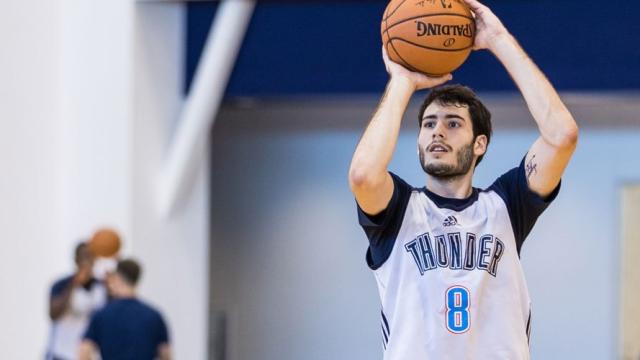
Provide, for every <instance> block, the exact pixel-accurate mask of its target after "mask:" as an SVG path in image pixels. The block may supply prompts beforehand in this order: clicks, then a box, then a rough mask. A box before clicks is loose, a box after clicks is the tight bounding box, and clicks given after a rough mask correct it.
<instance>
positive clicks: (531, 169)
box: [525, 154, 538, 179]
mask: <svg viewBox="0 0 640 360" xmlns="http://www.w3.org/2000/svg"><path fill="white" fill-rule="evenodd" d="M535 158H536V155H535V154H534V155H533V156H532V157H531V159H530V160H529V162H528V163H527V165H526V168H525V173H526V174H527V179H529V178H530V177H531V175H533V174H537V173H538V164H537V163H535V162H533V160H534V159H535Z"/></svg>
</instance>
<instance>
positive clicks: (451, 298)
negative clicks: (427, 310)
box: [445, 286, 470, 334]
mask: <svg viewBox="0 0 640 360" xmlns="http://www.w3.org/2000/svg"><path fill="white" fill-rule="evenodd" d="M445 300H446V306H447V314H446V323H447V329H448V330H449V331H451V332H452V333H455V334H462V333H464V332H467V330H469V307H470V306H469V290H467V288H465V287H462V286H452V287H450V288H449V289H447V293H446V295H445Z"/></svg>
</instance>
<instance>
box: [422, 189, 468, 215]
mask: <svg viewBox="0 0 640 360" xmlns="http://www.w3.org/2000/svg"><path fill="white" fill-rule="evenodd" d="M420 191H422V192H423V193H424V194H425V195H427V197H428V198H429V199H430V200H431V201H433V203H434V204H436V206H437V207H439V208H444V209H449V210H453V211H462V210H464V209H466V208H468V207H469V206H471V205H473V203H474V202H476V201H477V200H478V193H479V192H480V191H479V190H478V189H476V188H473V189H472V190H471V195H469V197H467V198H465V199H454V198H446V197H442V196H440V195H438V194H436V193H433V192H431V191H429V189H427V188H426V187H423V188H421V189H420Z"/></svg>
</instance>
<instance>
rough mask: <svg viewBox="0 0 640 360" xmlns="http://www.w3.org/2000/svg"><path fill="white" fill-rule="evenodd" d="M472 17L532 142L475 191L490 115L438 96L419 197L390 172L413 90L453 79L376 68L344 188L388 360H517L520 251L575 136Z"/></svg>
mask: <svg viewBox="0 0 640 360" xmlns="http://www.w3.org/2000/svg"><path fill="white" fill-rule="evenodd" d="M466 2H467V3H468V4H469V5H470V7H471V9H472V10H473V12H474V13H475V16H476V26H477V34H476V38H475V46H474V48H475V49H476V50H481V49H488V50H489V51H491V52H492V53H493V54H494V55H495V56H496V57H497V58H498V60H499V61H500V62H501V63H502V64H503V65H504V67H505V68H506V70H507V71H508V72H509V74H510V75H511V77H512V78H513V79H514V81H515V83H516V85H517V86H518V88H519V90H520V91H521V93H522V95H523V97H524V99H525V101H526V103H527V106H528V108H529V110H530V112H531V114H532V115H533V118H534V119H535V121H536V124H537V125H538V129H539V131H540V137H539V138H538V139H537V140H536V141H535V142H534V143H533V145H532V146H531V148H530V149H529V151H528V152H527V154H526V156H525V158H524V159H523V161H522V162H521V164H520V166H519V167H516V168H514V169H512V170H510V171H509V172H507V173H506V174H504V175H502V176H501V177H500V178H499V179H498V180H496V182H495V183H494V184H493V185H492V186H491V187H490V188H488V189H487V190H485V191H480V190H478V189H475V188H473V187H472V176H473V170H474V169H475V165H477V163H478V162H479V161H480V160H481V158H482V156H483V155H484V154H485V153H486V151H487V146H488V144H489V140H490V136H491V124H490V114H489V113H488V111H486V109H485V108H484V105H482V103H481V102H480V101H479V100H478V99H477V97H476V96H475V94H473V93H472V92H471V91H470V90H468V89H466V88H464V87H460V86H454V87H445V88H442V89H438V90H435V91H434V92H433V93H432V94H430V96H429V97H428V98H427V100H426V101H425V104H424V106H423V108H422V109H421V113H420V114H419V119H420V132H419V137H418V153H419V157H420V162H421V165H422V167H423V169H424V170H425V172H426V174H427V175H426V187H425V188H422V189H414V188H411V187H410V186H409V185H407V184H406V183H405V182H404V181H402V180H401V179H400V178H399V177H397V176H395V175H392V174H390V173H389V172H388V170H387V167H388V164H389V162H390V161H391V157H392V154H393V151H394V149H395V145H396V141H397V137H398V133H399V129H400V123H401V120H402V116H403V114H404V112H405V110H406V107H407V104H408V103H409V100H410V98H411V96H412V94H413V93H414V92H415V91H416V90H420V89H425V88H432V87H434V86H437V85H440V84H442V83H444V82H445V81H447V80H450V79H451V76H450V75H446V76H443V77H439V78H431V77H427V76H424V75H421V74H417V73H413V72H410V71H408V70H406V69H405V68H403V67H401V66H400V65H397V64H395V63H393V62H391V61H389V60H388V57H387V55H386V53H385V52H384V50H383V57H384V60H385V65H386V68H387V71H388V73H389V75H390V80H389V83H388V85H387V89H386V91H385V94H384V96H383V97H382V100H381V102H380V105H379V107H378V110H377V111H376V113H375V114H374V116H373V118H372V120H371V122H370V123H369V125H368V126H367V129H366V130H365V133H364V135H363V137H362V139H361V140H360V143H359V144H358V146H357V148H356V151H355V153H354V156H353V159H352V163H351V168H350V171H349V183H350V186H351V189H352V191H353V193H354V195H355V197H356V200H357V202H358V205H359V219H360V223H361V225H362V226H363V228H364V230H365V232H366V234H367V236H368V238H369V241H370V246H369V251H368V252H367V260H368V263H369V266H370V267H371V268H372V269H373V270H374V272H375V274H376V280H377V282H378V288H379V292H380V297H381V301H382V306H383V313H382V331H383V339H384V347H385V349H386V352H385V359H418V358H421V359H422V358H437V359H462V358H477V359H492V358H508V359H526V358H528V357H529V350H528V335H529V327H530V317H531V313H530V303H529V296H528V292H527V288H526V284H525V282H524V276H523V274H522V268H521V266H520V262H519V251H520V247H521V245H522V242H523V241H524V239H525V237H526V236H527V235H528V233H529V231H530V230H531V228H532V226H533V224H534V222H535V221H536V219H537V217H538V216H539V215H540V214H541V213H542V211H543V210H544V209H545V208H546V206H547V205H548V204H549V202H550V201H552V200H553V198H554V197H555V195H556V194H557V191H558V189H559V183H560V177H561V175H562V173H563V171H564V169H565V167H566V166H567V164H568V162H569V159H570V158H571V155H572V154H573V152H574V150H575V147H576V143H577V137H578V128H577V125H576V123H575V121H574V119H573V117H572V115H571V114H570V113H569V111H568V110H567V109H566V107H565V106H564V104H563V103H562V101H561V99H560V97H559V96H558V94H557V93H556V91H555V90H554V89H553V87H552V86H551V84H550V83H549V82H548V80H547V79H546V78H545V76H544V75H543V74H542V73H541V71H540V70H539V69H538V68H537V66H536V65H535V64H534V63H533V62H532V61H531V60H530V59H529V58H528V56H527V55H526V53H525V52H524V51H523V50H522V48H521V47H520V46H519V44H518V43H517V41H516V40H515V39H514V38H513V37H512V36H511V34H509V32H508V31H507V30H506V29H505V27H504V26H503V25H502V23H501V22H500V21H499V19H498V18H497V17H496V16H495V15H494V14H493V13H492V12H491V10H490V9H489V8H487V7H486V6H484V5H482V4H480V3H479V2H477V1H475V0H467V1H466Z"/></svg>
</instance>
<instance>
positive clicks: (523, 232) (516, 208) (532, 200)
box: [486, 156, 560, 255]
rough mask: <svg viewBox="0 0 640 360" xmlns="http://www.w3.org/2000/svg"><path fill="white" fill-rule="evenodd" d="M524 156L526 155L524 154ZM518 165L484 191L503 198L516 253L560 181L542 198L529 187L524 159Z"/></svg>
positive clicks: (556, 193)
mask: <svg viewBox="0 0 640 360" xmlns="http://www.w3.org/2000/svg"><path fill="white" fill-rule="evenodd" d="M525 158H526V156H525ZM525 158H523V159H522V161H521V162H520V166H518V167H516V168H513V169H511V170H509V171H507V172H506V173H505V174H504V175H502V176H500V177H499V178H498V179H497V180H496V181H495V182H494V183H493V184H492V185H491V186H490V187H489V188H488V189H487V190H486V191H490V190H493V191H495V192H496V193H497V194H498V195H499V196H500V197H501V198H502V200H504V202H505V204H506V205H507V211H508V212H509V219H510V220H511V227H512V228H513V234H514V236H515V239H516V245H517V249H518V255H520V249H521V248H522V244H523V243H524V240H525V238H526V237H527V235H529V233H530V232H531V229H532V228H533V225H534V224H535V223H536V220H538V217H539V216H540V214H542V212H543V211H544V210H545V209H546V208H547V207H548V206H549V204H551V202H552V201H553V200H554V199H555V198H556V196H558V192H559V191H560V182H559V183H558V185H557V186H556V188H555V189H554V190H553V191H552V192H551V194H549V196H547V197H545V198H543V197H541V196H540V195H538V194H536V193H534V192H533V191H531V189H529V184H528V183H527V176H526V172H525V165H524V160H525Z"/></svg>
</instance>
